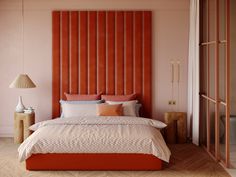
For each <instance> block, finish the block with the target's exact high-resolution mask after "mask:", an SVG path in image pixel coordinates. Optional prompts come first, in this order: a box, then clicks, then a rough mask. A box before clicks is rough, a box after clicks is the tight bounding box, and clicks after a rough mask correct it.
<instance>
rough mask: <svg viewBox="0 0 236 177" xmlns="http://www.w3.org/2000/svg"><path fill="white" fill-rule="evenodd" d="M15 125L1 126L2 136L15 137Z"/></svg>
mask: <svg viewBox="0 0 236 177" xmlns="http://www.w3.org/2000/svg"><path fill="white" fill-rule="evenodd" d="M13 136H14V127H13V126H0V137H13Z"/></svg>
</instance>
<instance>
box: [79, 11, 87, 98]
mask: <svg viewBox="0 0 236 177" xmlns="http://www.w3.org/2000/svg"><path fill="white" fill-rule="evenodd" d="M87 22H88V21H87V12H86V11H81V12H80V13H79V24H80V25H79V38H80V45H79V56H80V57H79V60H80V61H79V66H80V73H79V77H80V78H79V80H80V84H79V93H80V94H87V93H88V58H87V55H88V53H87V48H88V44H87V41H88V39H87V37H88V34H87V32H88V30H87V27H88V25H87Z"/></svg>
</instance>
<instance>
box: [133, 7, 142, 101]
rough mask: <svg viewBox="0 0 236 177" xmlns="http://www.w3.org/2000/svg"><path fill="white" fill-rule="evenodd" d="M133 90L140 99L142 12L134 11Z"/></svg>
mask: <svg viewBox="0 0 236 177" xmlns="http://www.w3.org/2000/svg"><path fill="white" fill-rule="evenodd" d="M134 57H135V60H134V92H135V93H137V94H138V99H139V100H141V101H142V86H143V85H142V83H143V81H142V72H143V70H142V12H140V11H139V12H135V13H134Z"/></svg>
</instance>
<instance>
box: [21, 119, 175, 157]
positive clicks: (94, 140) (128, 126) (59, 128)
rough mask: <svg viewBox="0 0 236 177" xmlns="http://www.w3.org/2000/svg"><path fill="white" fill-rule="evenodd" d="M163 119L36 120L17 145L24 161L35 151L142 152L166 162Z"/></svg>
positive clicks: (168, 153) (36, 152) (166, 152)
mask: <svg viewBox="0 0 236 177" xmlns="http://www.w3.org/2000/svg"><path fill="white" fill-rule="evenodd" d="M165 126H166V125H165V124H164V123H162V122H159V121H157V120H152V119H146V118H140V117H137V118H136V117H125V116H122V117H114V116H113V117H71V118H63V119H62V118H58V119H54V120H49V121H44V122H41V123H37V124H35V125H33V126H32V127H31V129H32V130H34V131H35V132H34V133H33V134H32V135H31V136H30V137H28V138H27V139H26V140H25V141H24V142H23V143H22V144H21V145H20V147H19V148H18V152H19V159H20V161H24V160H26V159H27V158H29V157H30V156H31V155H32V154H38V153H43V154H44V153H141V154H152V155H154V156H156V157H158V158H159V159H161V160H164V161H166V162H169V158H170V151H169V149H168V147H167V146H166V143H165V141H164V140H163V137H162V135H161V133H160V131H159V129H160V128H163V127H165Z"/></svg>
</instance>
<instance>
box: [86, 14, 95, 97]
mask: <svg viewBox="0 0 236 177" xmlns="http://www.w3.org/2000/svg"><path fill="white" fill-rule="evenodd" d="M88 28H89V29H88V37H89V39H88V42H89V45H88V51H89V53H88V77H89V81H88V87H89V88H88V89H89V94H96V93H97V12H95V11H91V12H89V16H88Z"/></svg>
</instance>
